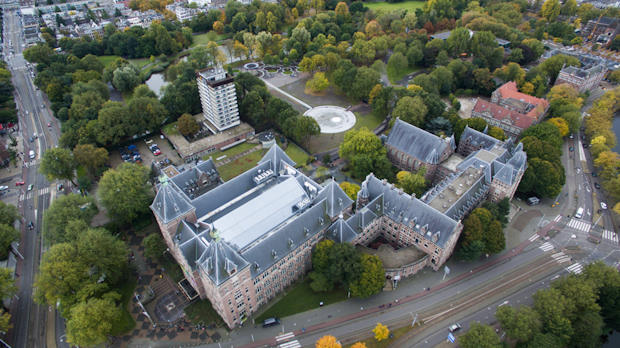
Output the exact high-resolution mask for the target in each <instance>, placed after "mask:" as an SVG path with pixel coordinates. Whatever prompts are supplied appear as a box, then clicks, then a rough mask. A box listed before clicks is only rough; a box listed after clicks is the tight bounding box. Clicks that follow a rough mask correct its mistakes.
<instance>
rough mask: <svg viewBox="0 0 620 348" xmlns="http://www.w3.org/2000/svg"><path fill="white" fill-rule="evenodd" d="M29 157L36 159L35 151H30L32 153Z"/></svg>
mask: <svg viewBox="0 0 620 348" xmlns="http://www.w3.org/2000/svg"><path fill="white" fill-rule="evenodd" d="M28 157H30V159H34V158H35V157H36V156H35V154H34V150H30V152H29V153H28Z"/></svg>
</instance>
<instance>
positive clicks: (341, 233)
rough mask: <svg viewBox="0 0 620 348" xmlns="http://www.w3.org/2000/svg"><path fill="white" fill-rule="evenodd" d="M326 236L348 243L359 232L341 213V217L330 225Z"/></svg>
mask: <svg viewBox="0 0 620 348" xmlns="http://www.w3.org/2000/svg"><path fill="white" fill-rule="evenodd" d="M325 237H327V238H329V239H331V240H333V241H335V242H337V243H347V242H350V241H352V240H353V239H355V237H357V233H355V231H354V230H353V228H351V226H349V224H348V223H347V222H346V221H344V219H343V218H342V215H341V216H340V218H339V219H338V220H336V222H334V223H333V224H332V225H331V226H330V227H329V229H328V230H327V232H326V233H325Z"/></svg>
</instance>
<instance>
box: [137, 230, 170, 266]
mask: <svg viewBox="0 0 620 348" xmlns="http://www.w3.org/2000/svg"><path fill="white" fill-rule="evenodd" d="M142 246H144V256H146V257H150V258H151V259H153V260H160V259H161V258H162V256H163V255H164V253H165V252H166V250H167V249H168V247H167V245H166V243H165V242H164V239H163V238H162V237H161V235H160V234H159V233H151V234H149V235H148V236H146V237H145V238H144V239H143V240H142Z"/></svg>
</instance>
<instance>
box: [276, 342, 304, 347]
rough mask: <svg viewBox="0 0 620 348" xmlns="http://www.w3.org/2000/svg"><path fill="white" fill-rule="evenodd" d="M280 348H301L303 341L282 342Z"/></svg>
mask: <svg viewBox="0 0 620 348" xmlns="http://www.w3.org/2000/svg"><path fill="white" fill-rule="evenodd" d="M278 347H279V348H301V343H299V341H298V340H294V341H290V342H286V343H282V344H281V345H279V346H278Z"/></svg>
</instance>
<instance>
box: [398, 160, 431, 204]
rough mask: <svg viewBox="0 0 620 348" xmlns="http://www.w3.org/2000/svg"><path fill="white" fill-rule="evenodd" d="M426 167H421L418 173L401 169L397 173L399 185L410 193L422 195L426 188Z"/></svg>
mask: <svg viewBox="0 0 620 348" xmlns="http://www.w3.org/2000/svg"><path fill="white" fill-rule="evenodd" d="M425 174H426V167H422V168H420V170H418V172H417V173H411V172H408V171H404V170H403V171H400V172H398V173H397V174H396V181H397V182H398V187H400V188H402V189H403V190H404V191H405V192H406V193H408V194H415V195H416V196H417V197H421V196H422V194H423V193H424V190H425V189H426V178H425V177H424V176H425Z"/></svg>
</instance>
